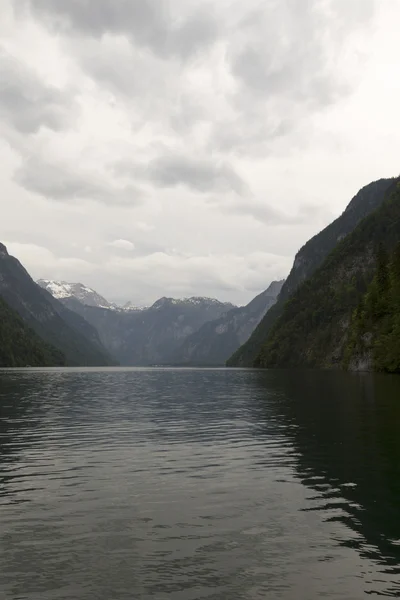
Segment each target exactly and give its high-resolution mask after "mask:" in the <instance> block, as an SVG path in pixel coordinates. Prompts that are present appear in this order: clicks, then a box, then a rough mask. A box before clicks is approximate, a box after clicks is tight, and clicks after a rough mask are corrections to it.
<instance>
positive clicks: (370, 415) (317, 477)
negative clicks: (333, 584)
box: [255, 371, 400, 574]
mask: <svg viewBox="0 0 400 600" xmlns="http://www.w3.org/2000/svg"><path fill="white" fill-rule="evenodd" d="M257 387H263V388H264V389H265V403H262V407H263V410H264V415H263V420H262V421H261V424H262V425H263V426H264V427H265V428H266V430H267V431H270V423H271V411H274V412H275V417H274V422H276V421H278V422H280V423H281V424H282V425H284V430H285V436H286V437H287V439H288V440H290V442H291V445H292V446H293V450H294V456H295V457H296V459H295V460H294V463H293V467H294V469H295V472H296V474H297V477H298V478H299V479H300V481H301V482H302V483H303V484H304V485H306V486H307V487H309V488H311V489H312V490H313V491H314V492H316V493H317V494H316V495H314V496H312V497H310V498H309V501H310V504H312V506H311V507H310V508H309V509H308V510H314V511H322V512H325V513H326V519H327V520H330V521H338V522H341V523H342V524H344V525H345V526H346V527H347V528H350V529H351V530H352V531H353V532H354V535H352V536H350V537H349V538H346V539H339V540H338V542H339V543H340V544H341V545H343V546H347V547H351V548H356V549H357V550H358V551H359V552H360V553H361V555H364V556H366V557H368V558H370V559H373V560H374V561H377V562H378V563H380V564H384V565H386V567H387V569H389V571H388V570H387V571H386V572H391V573H393V574H398V573H400V436H399V425H400V379H399V378H397V377H390V376H379V375H367V374H347V373H338V372H321V371H296V372H287V371H281V372H267V373H263V372H259V373H258V381H257ZM255 397H257V398H259V393H258V391H257V394H256V395H255ZM259 410H260V405H259V403H257V413H256V415H257V417H258V418H259V416H260V414H259V412H258V411H259Z"/></svg>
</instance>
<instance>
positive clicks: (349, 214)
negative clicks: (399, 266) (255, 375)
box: [227, 178, 395, 367]
mask: <svg viewBox="0 0 400 600" xmlns="http://www.w3.org/2000/svg"><path fill="white" fill-rule="evenodd" d="M394 181H395V179H394V178H390V179H380V180H378V181H374V182H372V183H370V184H368V185H366V186H364V187H363V188H361V189H360V191H359V192H358V193H357V194H356V195H355V196H354V197H353V199H352V200H351V202H350V203H349V204H348V206H347V208H346V209H345V211H344V212H343V213H342V214H341V215H340V216H339V217H338V218H337V219H335V221H333V222H332V223H331V224H330V225H328V226H327V227H325V229H323V230H322V231H321V232H320V233H318V234H317V235H315V236H314V237H312V238H311V239H310V240H309V241H308V242H307V243H306V244H305V245H304V246H303V247H302V248H301V249H300V250H299V251H298V253H297V254H296V257H295V260H294V263H293V267H292V270H291V271H290V274H289V276H288V278H287V280H286V281H285V283H284V285H283V287H282V290H281V292H280V294H279V296H278V299H277V302H276V304H275V305H274V306H273V307H272V308H271V310H269V311H268V312H267V313H266V315H265V317H264V318H263V319H262V320H261V322H260V324H259V325H258V326H257V327H256V329H255V330H254V332H253V334H252V335H251V336H250V338H249V340H248V341H247V342H246V343H245V344H243V346H241V347H240V348H239V349H238V350H237V351H236V352H235V353H234V354H233V355H232V356H231V357H230V358H229V360H228V361H227V365H228V366H232V367H235V366H239V367H243V366H247V367H250V366H252V365H253V364H254V361H255V360H256V357H257V355H258V354H259V352H260V350H261V348H262V346H263V345H264V344H265V343H266V340H267V338H268V334H269V331H270V330H271V328H272V327H273V326H274V324H275V322H276V321H277V320H278V318H279V317H280V315H281V314H282V312H283V310H284V306H285V303H286V301H287V300H288V299H289V298H290V297H291V295H292V294H293V293H294V292H295V291H296V290H297V288H298V287H299V286H300V284H301V283H303V282H304V281H305V280H306V279H308V278H309V277H310V276H311V275H312V274H313V273H314V272H315V271H316V270H317V268H318V267H319V266H320V265H321V264H322V263H323V261H324V260H325V259H326V257H327V256H328V255H329V253H330V252H331V251H332V250H333V249H334V248H335V247H336V246H337V244H338V243H339V242H341V240H343V239H344V238H345V237H346V236H347V235H349V234H350V233H351V232H352V231H353V230H354V229H355V228H356V227H357V225H358V224H359V223H360V222H361V221H362V220H363V219H364V218H365V217H367V216H368V215H369V214H370V213H371V212H373V211H374V210H375V209H377V208H378V207H379V206H380V205H381V204H382V202H383V201H384V198H385V195H386V193H387V191H388V190H389V188H390V186H391V185H392V184H393V182H394Z"/></svg>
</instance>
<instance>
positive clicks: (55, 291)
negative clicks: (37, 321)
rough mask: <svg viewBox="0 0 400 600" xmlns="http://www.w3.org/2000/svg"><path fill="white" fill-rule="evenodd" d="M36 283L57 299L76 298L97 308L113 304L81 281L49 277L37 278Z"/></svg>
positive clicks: (110, 306)
mask: <svg viewBox="0 0 400 600" xmlns="http://www.w3.org/2000/svg"><path fill="white" fill-rule="evenodd" d="M37 284H38V285H40V287H42V288H43V289H45V290H47V291H48V292H50V294H51V295H52V296H53V297H54V298H56V299H57V300H63V299H64V298H76V299H77V300H79V302H82V304H86V305H87V306H97V307H99V308H112V307H113V306H114V305H113V304H112V303H111V302H109V301H108V300H106V299H105V298H103V296H100V294H98V293H97V292H95V290H93V289H92V288H89V287H87V286H86V285H83V284H82V283H68V282H67V281H54V280H51V279H39V280H38V281H37Z"/></svg>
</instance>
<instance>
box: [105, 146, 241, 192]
mask: <svg viewBox="0 0 400 600" xmlns="http://www.w3.org/2000/svg"><path fill="white" fill-rule="evenodd" d="M117 169H119V170H120V171H122V172H124V173H125V174H128V173H131V175H132V176H133V177H134V178H140V179H145V180H147V181H148V182H150V183H152V184H153V185H155V186H157V187H160V188H170V187H175V186H178V185H183V186H186V187H188V188H190V189H192V190H194V191H196V192H201V193H208V192H221V193H227V192H235V193H236V194H237V195H239V196H243V195H246V194H247V193H248V187H247V185H246V183H245V182H244V181H243V179H242V178H241V177H240V176H239V175H238V174H237V173H236V172H235V170H234V169H233V168H232V167H231V166H230V165H229V164H227V163H225V162H222V161H220V160H218V159H212V158H209V159H205V158H193V157H191V156H185V155H183V154H175V153H167V154H165V155H164V156H160V157H158V158H155V159H153V160H151V161H150V162H149V163H148V164H147V165H135V164H131V163H122V164H120V165H118V166H117Z"/></svg>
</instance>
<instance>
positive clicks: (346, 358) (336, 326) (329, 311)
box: [255, 178, 400, 371]
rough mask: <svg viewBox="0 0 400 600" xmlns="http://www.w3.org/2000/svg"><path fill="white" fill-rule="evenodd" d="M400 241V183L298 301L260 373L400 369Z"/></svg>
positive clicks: (264, 354) (286, 312) (262, 359)
mask: <svg viewBox="0 0 400 600" xmlns="http://www.w3.org/2000/svg"><path fill="white" fill-rule="evenodd" d="M399 242H400V178H399V179H397V180H394V181H393V183H392V184H391V185H390V188H389V189H388V191H387V194H386V197H385V200H384V202H383V204H382V205H381V206H380V207H379V208H378V209H376V210H375V211H374V212H373V213H372V214H370V215H369V216H368V217H366V218H365V219H364V220H363V221H362V222H361V223H359V225H358V226H357V227H356V228H355V230H354V231H353V232H352V233H351V234H349V235H348V236H347V237H346V238H344V239H343V240H342V241H341V242H340V243H339V244H338V246H337V247H336V248H335V250H334V251H333V252H331V253H330V254H329V256H328V257H327V258H326V259H325V261H324V262H323V264H322V265H321V266H320V268H319V269H318V270H317V271H316V272H315V273H314V274H313V276H312V277H310V278H309V279H308V280H307V281H305V282H304V283H303V284H302V285H301V286H300V287H299V288H298V289H297V290H296V292H295V293H294V294H293V295H292V296H291V298H290V300H289V301H288V302H287V303H286V305H285V306H284V308H283V310H282V313H281V315H280V317H279V319H278V320H277V321H276V323H275V324H274V326H273V328H272V329H271V330H270V333H269V336H268V339H267V340H266V343H265V344H264V345H263V347H262V348H261V351H260V352H259V354H258V356H257V359H256V361H255V366H260V367H324V368H332V367H346V366H347V367H349V368H353V369H367V368H377V369H380V370H388V371H389V370H390V371H396V369H399V370H400V349H399V345H398V339H399V338H398V337H397V334H398V333H400V329H399V328H400V323H399V321H398V319H399V312H398V310H399V308H400V306H399V304H398V300H399V297H398V295H397V294H398V293H399V291H400V286H399V285H398V283H399V282H398V281H397V277H398V278H399V280H400V275H399V274H397V269H399V265H398V262H399V256H398V251H397V253H396V252H395V248H396V245H398V244H399ZM387 253H390V254H392V253H394V254H393V255H392V258H391V260H390V261H389V258H387ZM385 257H386V258H385ZM396 352H397V353H398V354H397V355H396Z"/></svg>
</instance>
